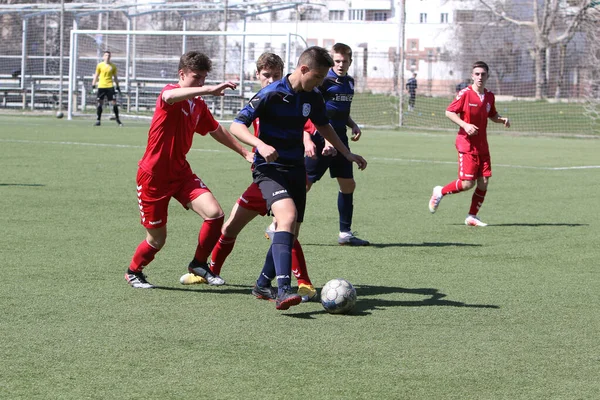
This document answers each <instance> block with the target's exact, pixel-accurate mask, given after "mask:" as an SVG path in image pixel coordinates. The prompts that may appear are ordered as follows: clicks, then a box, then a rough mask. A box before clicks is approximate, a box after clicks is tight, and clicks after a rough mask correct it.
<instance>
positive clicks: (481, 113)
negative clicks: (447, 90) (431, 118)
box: [446, 86, 498, 154]
mask: <svg viewBox="0 0 600 400" xmlns="http://www.w3.org/2000/svg"><path fill="white" fill-rule="evenodd" d="M446 110H447V111H450V112H453V113H456V114H459V115H460V119H462V120H463V121H465V122H467V123H469V124H472V125H475V126H476V127H478V128H479V129H478V133H477V135H473V136H469V135H467V132H465V130H464V129H463V128H460V129H459V130H458V135H457V136H456V149H457V150H458V151H459V153H469V154H490V150H489V148H488V142H487V120H488V118H490V117H494V116H495V115H496V114H498V112H497V111H496V98H495V97H494V93H492V92H490V91H488V90H487V89H484V91H483V97H480V95H479V94H478V93H477V92H475V90H473V87H472V86H468V87H466V88H464V89H463V90H461V91H460V92H458V94H457V95H456V98H455V99H454V101H453V102H452V103H450V105H449V106H448V108H447V109H446Z"/></svg>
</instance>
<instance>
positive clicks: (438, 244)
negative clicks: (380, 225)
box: [302, 242, 481, 249]
mask: <svg viewBox="0 0 600 400" xmlns="http://www.w3.org/2000/svg"><path fill="white" fill-rule="evenodd" d="M302 246H327V247H339V246H340V245H339V244H337V243H305V242H303V243H302ZM479 246H481V245H480V244H472V243H454V242H450V243H442V242H423V243H373V242H371V244H370V245H369V246H354V247H361V248H363V247H374V248H376V249H384V248H387V247H479ZM346 247H353V246H346Z"/></svg>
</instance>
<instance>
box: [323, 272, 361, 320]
mask: <svg viewBox="0 0 600 400" xmlns="http://www.w3.org/2000/svg"><path fill="white" fill-rule="evenodd" d="M321 304H322V305H323V308H324V309H325V311H327V312H328V313H330V314H346V313H349V312H350V311H352V309H353V308H354V305H355V304H356V289H354V286H352V284H351V283H350V282H348V281H347V280H345V279H341V278H336V279H332V280H330V281H329V282H327V283H326V284H325V286H323V289H321Z"/></svg>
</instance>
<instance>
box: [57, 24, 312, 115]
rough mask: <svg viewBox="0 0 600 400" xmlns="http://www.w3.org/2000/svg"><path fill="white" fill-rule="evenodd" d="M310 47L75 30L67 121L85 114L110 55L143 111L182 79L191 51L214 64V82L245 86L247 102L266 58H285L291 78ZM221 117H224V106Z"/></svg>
mask: <svg viewBox="0 0 600 400" xmlns="http://www.w3.org/2000/svg"><path fill="white" fill-rule="evenodd" d="M307 47H308V46H307V44H306V41H305V40H304V39H303V38H302V37H301V36H300V35H298V34H294V33H287V34H274V33H247V32H221V31H135V30H78V29H74V30H72V31H71V40H70V52H69V54H70V57H69V82H68V110H67V117H68V119H69V120H70V119H72V118H73V116H74V115H76V114H77V113H78V112H79V111H81V112H84V111H85V109H86V104H87V102H86V97H88V96H87V92H88V91H89V89H90V85H91V77H92V75H93V74H94V72H95V67H96V64H97V63H98V62H100V61H101V60H102V53H103V52H104V51H105V50H109V51H110V52H111V55H112V59H111V61H112V62H113V63H114V64H115V65H117V71H118V73H117V75H118V79H119V82H120V87H121V90H122V91H123V92H124V93H125V96H126V97H127V107H128V108H131V107H133V108H135V111H138V110H139V108H140V96H143V95H144V94H149V93H151V94H153V96H154V99H156V94H155V93H154V92H156V90H157V88H159V87H160V88H162V86H164V84H166V83H168V82H172V81H173V79H175V78H176V73H177V67H178V64H179V58H180V57H181V55H182V54H184V53H185V52H187V51H190V50H198V51H201V52H203V53H205V54H206V55H207V56H208V57H209V58H210V59H211V60H212V62H213V70H212V71H211V74H210V75H209V79H210V80H211V81H219V82H222V81H225V80H232V81H236V82H239V89H238V93H237V96H238V99H241V100H243V99H244V95H245V89H246V88H247V87H248V86H247V84H248V83H250V82H249V80H250V77H251V74H252V73H253V72H254V69H255V63H256V59H257V58H258V56H259V55H260V54H262V53H263V52H265V51H272V52H274V53H276V54H278V55H280V56H281V57H282V59H284V62H285V71H286V72H288V71H290V70H292V69H293V68H294V66H295V63H296V60H297V59H298V56H299V55H300V54H301V53H302V51H303V50H304V49H306V48H307ZM220 113H221V117H222V116H223V113H224V110H223V100H221V107H220Z"/></svg>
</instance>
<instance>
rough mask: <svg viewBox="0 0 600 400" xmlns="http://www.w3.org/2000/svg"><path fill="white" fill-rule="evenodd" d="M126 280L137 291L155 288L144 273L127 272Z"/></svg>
mask: <svg viewBox="0 0 600 400" xmlns="http://www.w3.org/2000/svg"><path fill="white" fill-rule="evenodd" d="M125 280H126V281H127V283H129V285H131V287H132V288H136V289H152V288H153V287H154V286H153V285H152V284H151V283H150V282H148V281H147V280H146V275H144V273H143V272H136V273H131V274H130V273H129V271H127V272H125Z"/></svg>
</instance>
